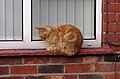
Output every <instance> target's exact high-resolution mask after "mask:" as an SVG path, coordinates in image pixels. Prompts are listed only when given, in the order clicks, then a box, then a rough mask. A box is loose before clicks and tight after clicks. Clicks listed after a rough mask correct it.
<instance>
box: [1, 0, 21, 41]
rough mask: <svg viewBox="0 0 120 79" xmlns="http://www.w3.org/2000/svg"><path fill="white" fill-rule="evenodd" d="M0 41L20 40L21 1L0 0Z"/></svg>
mask: <svg viewBox="0 0 120 79" xmlns="http://www.w3.org/2000/svg"><path fill="white" fill-rule="evenodd" d="M0 11H1V12H0V40H22V0H0Z"/></svg>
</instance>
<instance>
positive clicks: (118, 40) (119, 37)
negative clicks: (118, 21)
mask: <svg viewBox="0 0 120 79" xmlns="http://www.w3.org/2000/svg"><path fill="white" fill-rule="evenodd" d="M116 41H117V42H120V34H116Z"/></svg>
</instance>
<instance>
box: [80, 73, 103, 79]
mask: <svg viewBox="0 0 120 79" xmlns="http://www.w3.org/2000/svg"><path fill="white" fill-rule="evenodd" d="M103 78H104V77H103V75H101V74H83V75H79V79H103Z"/></svg>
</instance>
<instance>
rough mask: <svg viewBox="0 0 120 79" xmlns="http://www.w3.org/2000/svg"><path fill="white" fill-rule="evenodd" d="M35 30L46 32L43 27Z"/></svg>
mask: <svg viewBox="0 0 120 79" xmlns="http://www.w3.org/2000/svg"><path fill="white" fill-rule="evenodd" d="M35 29H37V30H39V31H41V32H44V31H45V28H43V27H35Z"/></svg>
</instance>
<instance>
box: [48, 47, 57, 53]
mask: <svg viewBox="0 0 120 79" xmlns="http://www.w3.org/2000/svg"><path fill="white" fill-rule="evenodd" d="M47 51H48V52H50V53H58V51H57V47H48V48H47Z"/></svg>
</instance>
